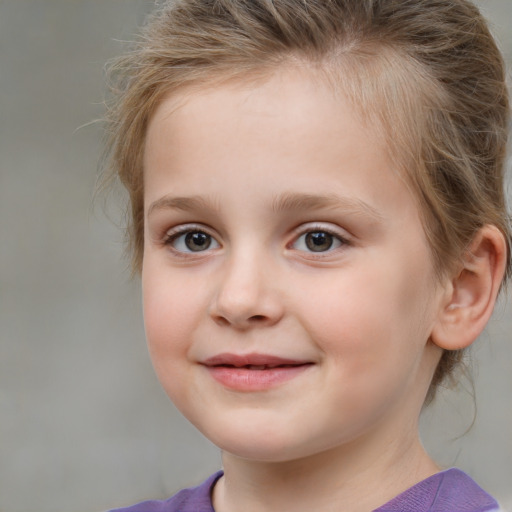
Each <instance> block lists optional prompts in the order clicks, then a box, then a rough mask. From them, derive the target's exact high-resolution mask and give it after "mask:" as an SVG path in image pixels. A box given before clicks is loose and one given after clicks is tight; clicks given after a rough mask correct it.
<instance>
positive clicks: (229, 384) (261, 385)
mask: <svg viewBox="0 0 512 512" xmlns="http://www.w3.org/2000/svg"><path fill="white" fill-rule="evenodd" d="M313 364H314V363H313V362H312V361H306V360H300V359H289V358H282V357H279V356H274V355H269V354H257V353H252V354H244V355H239V354H229V353H224V354H218V355H215V356H213V357H210V358H208V359H206V360H205V361H204V362H203V363H202V365H203V366H204V367H205V368H206V370H207V371H208V372H209V374H210V375H211V377H213V378H214V379H215V380H216V381H217V382H219V383H220V384H222V385H223V386H224V387H226V388H229V389H232V390H236V391H247V392H248V391H265V390H268V389H272V388H274V387H277V386H279V385H281V384H284V383H285V382H287V381H290V380H292V379H294V378H296V377H298V376H299V375H301V374H302V373H303V372H305V371H307V370H308V369H310V368H311V366H313Z"/></svg>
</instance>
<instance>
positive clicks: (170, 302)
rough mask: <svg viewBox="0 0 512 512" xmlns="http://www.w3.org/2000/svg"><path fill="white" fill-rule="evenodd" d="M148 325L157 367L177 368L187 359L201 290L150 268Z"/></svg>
mask: <svg viewBox="0 0 512 512" xmlns="http://www.w3.org/2000/svg"><path fill="white" fill-rule="evenodd" d="M142 288H143V306H144V325H145V330H146V339H147V343H148V348H149V352H150V355H151V359H152V361H153V365H154V366H155V370H156V371H157V373H160V372H159V370H160V368H164V367H166V368H176V367H177V366H178V365H179V363H180V361H183V358H186V356H187V352H188V347H189V344H190V339H191V333H192V332H193V330H194V326H195V323H196V322H197V317H198V311H199V307H198V304H197V303H198V301H199V298H198V296H197V290H195V291H192V290H194V289H195V287H194V286H191V285H190V282H188V283H183V282H181V281H180V279H179V278H177V276H174V275H172V274H170V273H169V272H168V271H166V270H165V268H164V269H160V270H159V269H158V268H153V267H150V266H149V265H147V266H146V268H145V269H143V274H142Z"/></svg>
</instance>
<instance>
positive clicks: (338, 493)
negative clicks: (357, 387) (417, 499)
mask: <svg viewBox="0 0 512 512" xmlns="http://www.w3.org/2000/svg"><path fill="white" fill-rule="evenodd" d="M396 439H400V442H399V443H398V442H397V441H396ZM381 441H382V440H380V441H379V443H378V444H379V445H380V446H383V445H382V443H381ZM389 441H390V442H389V443H388V444H387V445H385V448H383V449H380V450H376V449H375V448H376V446H375V443H373V442H372V440H371V439H365V440H364V441H363V440H358V441H356V442H354V443H349V444H348V445H344V446H343V447H337V448H335V449H334V450H328V451H326V452H323V453H320V454H315V455H314V456H310V457H307V458H302V459H298V460H293V461H286V462H260V461H253V460H246V459H241V458H239V457H236V456H234V455H231V454H228V453H223V464H224V477H223V478H222V479H221V480H220V481H219V482H218V484H217V485H216V487H215V491H214V505H215V510H216V511H217V512H234V511H237V510H244V511H246V512H263V511H265V512H274V511H282V510H294V511H296V512H302V511H304V512H305V511H308V512H310V511H311V510H322V511H323V512H330V511H335V510H336V511H337V510H350V511H352V512H362V511H366V512H367V511H368V510H374V509H375V508H378V507H379V506H381V505H383V504H384V503H386V502H387V501H389V500H390V499H392V498H393V497H395V496H396V495H398V494H400V493H401V492H403V491H404V490H406V489H407V488H409V487H411V486H412V485H414V484H416V483H418V482H419V481H421V480H423V479H425V478H427V477H429V476H431V475H432V474H434V473H436V472H437V471H438V468H437V467H436V465H435V464H434V463H433V461H432V460H431V459H430V458H429V457H428V455H427V454H426V453H425V451H424V449H423V447H422V445H421V443H420V441H419V439H418V437H417V436H416V437H414V438H411V439H408V441H407V442H404V438H403V437H402V438H401V437H400V436H397V435H396V432H395V435H394V436H393V437H390V439H389ZM362 443H363V444H364V446H362ZM370 489H371V492H369V490H370Z"/></svg>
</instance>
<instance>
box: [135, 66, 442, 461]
mask: <svg viewBox="0 0 512 512" xmlns="http://www.w3.org/2000/svg"><path fill="white" fill-rule="evenodd" d="M144 186H145V192H144V194H145V195H144V199H145V247H144V262H143V271H142V282H143V292H144V314H145V323H146V331H147V338H148V344H149V350H150V354H151V357H152V360H153V364H154V366H155V369H156V372H157V374H158V377H159V378H160V381H161V383H162V385H163V387H164V388H165V390H166V391H167V393H168V394H169V396H170V397H171V399H172V400H173V402H174V403H175V404H176V406H177V407H178V408H179V409H180V410H181V411H182V412H183V414H184V415H185V416H186V417H187V418H188V419H189V420H190V421H191V422H192V423H193V424H194V425H196V426H197V428H198V429H199V430H200V431H201V432H203V433H204V434H205V435H206V436H207V437H208V438H209V439H211V440H212V441H213V442H214V443H215V444H217V445H218V446H220V447H221V448H222V449H224V450H225V451H227V452H229V453H232V454H235V455H237V456H239V457H244V458H249V459H257V460H267V461H284V460H292V459H297V458H301V457H306V456H309V455H313V454H317V453H320V452H323V451H326V450H331V449H343V448H344V447H347V446H349V445H350V444H352V442H354V441H356V440H357V441H358V442H359V441H362V440H365V439H367V440H370V439H371V440H372V442H373V443H374V442H377V443H389V442H390V439H394V440H397V439H398V440H400V439H403V437H404V436H406V435H408V434H407V433H408V432H414V426H415V425H416V421H417V417H418V415H419V411H420V409H421V405H422V403H423V399H424V396H425V393H426V391H427V388H428V386H429V382H430V379H431V376H432V373H433V371H434V368H435V365H436V363H437V361H438V359H439V356H440V350H439V349H438V348H437V347H435V346H434V345H433V344H432V343H431V342H430V341H429V336H430V333H431V330H432V328H433V326H434V324H435V322H436V317H437V314H438V311H439V310H440V304H441V301H442V295H443V293H442V290H441V289H440V287H439V286H438V285H436V280H435V278H434V272H433V267H432V262H431V257H430V252H429V248H428V245H427V242H426V239H425V236H424V232H423V229H422V224H421V221H420V215H419V212H418V208H417V205H416V202H415V200H414V197H413V196H412V195H411V193H410V191H409V190H408V188H407V186H406V184H405V183H404V182H403V180H402V179H401V178H400V177H399V175H398V174H397V172H395V169H393V166H392V163H391V161H390V159H389V157H388V154H387V151H386V147H385V145H384V144H383V142H382V140H381V138H379V137H378V136H377V134H376V131H375V130H373V129H372V127H371V126H367V125H365V124H364V123H363V122H362V120H361V119H360V118H359V117H358V115H356V113H355V112H354V110H353V109H352V108H351V106H350V105H349V103H348V101H346V100H345V99H344V98H343V97H340V96H335V95H334V93H333V92H332V91H331V90H330V89H329V88H328V87H327V86H324V85H322V84H321V83H320V82H319V81H318V80H314V79H313V78H312V77H310V76H309V75H307V74H306V72H302V74H301V73H299V72H292V71H283V72H281V73H277V74H276V75H274V76H272V77H271V78H270V79H269V80H268V81H267V82H265V83H264V84H261V83H259V84H257V85H247V84H245V85H241V84H238V85H237V84H230V85H225V86H222V87H218V88H215V89H213V88H212V89H205V90H203V91H200V92H197V91H195V92H193V93H191V94H189V95H183V96H180V97H179V98H177V97H170V98H167V99H166V100H165V101H163V102H162V104H161V105H160V107H159V108H158V110H157V111H156V113H155V115H154V117H153V119H152V121H151V123H150V126H149V130H148V135H147V145H146V153H145V182H144Z"/></svg>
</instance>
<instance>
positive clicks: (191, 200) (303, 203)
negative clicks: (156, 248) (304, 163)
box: [147, 193, 383, 221]
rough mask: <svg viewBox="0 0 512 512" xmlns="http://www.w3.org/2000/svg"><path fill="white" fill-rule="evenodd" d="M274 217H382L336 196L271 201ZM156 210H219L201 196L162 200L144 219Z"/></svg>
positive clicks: (357, 202)
mask: <svg viewBox="0 0 512 512" xmlns="http://www.w3.org/2000/svg"><path fill="white" fill-rule="evenodd" d="M271 207H272V211H273V212H274V213H281V212H290V211H291V212H293V211H301V210H307V211H311V210H325V209H332V210H340V209H341V210H343V211H345V212H347V213H349V214H356V215H363V216H365V217H368V218H369V219H370V220H373V221H376V220H382V219H383V217H382V215H381V213H380V212H379V211H378V210H376V209H375V208H374V207H373V206H371V205H369V204H368V203H366V202H364V201H361V200H360V199H352V198H349V197H343V196H339V195H336V194H326V195H316V194H302V193H285V194H281V195H280V196H278V197H276V198H275V199H274V200H273V201H272V206H271ZM157 210H182V211H185V212H190V211H197V210H203V211H207V212H211V213H213V212H217V211H218V210H219V207H218V204H216V201H212V200H210V199H208V198H205V197H202V196H183V197H181V196H170V195H166V196H163V197H161V198H159V199H157V200H156V201H154V202H153V203H151V205H150V206H149V208H148V213H147V216H148V217H149V216H151V215H152V213H153V212H154V211H157Z"/></svg>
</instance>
